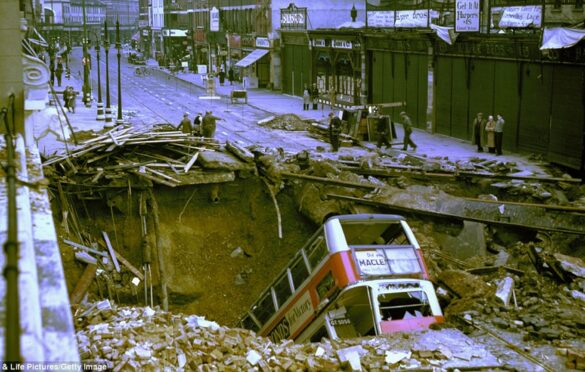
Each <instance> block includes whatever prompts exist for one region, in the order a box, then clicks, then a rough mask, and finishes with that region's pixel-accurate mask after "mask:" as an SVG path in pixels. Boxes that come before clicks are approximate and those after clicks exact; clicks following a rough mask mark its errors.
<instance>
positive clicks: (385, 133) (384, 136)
mask: <svg viewBox="0 0 585 372" xmlns="http://www.w3.org/2000/svg"><path fill="white" fill-rule="evenodd" d="M376 119H377V122H376V132H377V133H378V144H377V147H378V148H382V146H383V145H386V148H390V147H391V146H392V144H391V143H390V139H389V137H390V127H389V126H388V121H387V120H386V117H385V116H378V117H377V118H376Z"/></svg>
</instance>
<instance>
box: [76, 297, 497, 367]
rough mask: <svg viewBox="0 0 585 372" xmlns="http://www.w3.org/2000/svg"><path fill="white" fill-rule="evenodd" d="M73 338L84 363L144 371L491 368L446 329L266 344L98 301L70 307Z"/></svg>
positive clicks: (189, 319)
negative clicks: (72, 308)
mask: <svg viewBox="0 0 585 372" xmlns="http://www.w3.org/2000/svg"><path fill="white" fill-rule="evenodd" d="M75 319H76V326H77V329H78V332H77V339H78V342H79V349H80V355H81V359H82V360H83V361H84V362H86V363H87V362H91V363H99V364H102V365H106V366H107V368H108V369H111V370H114V371H120V370H135V371H138V370H145V369H146V370H150V369H161V368H166V367H168V368H172V369H177V368H184V369H194V370H195V369H198V368H199V369H200V368H202V367H204V366H206V365H207V366H213V367H217V368H220V370H221V369H226V370H248V369H250V368H254V367H256V368H258V369H260V370H263V371H268V370H339V369H347V370H354V371H359V370H373V369H387V368H428V367H445V368H453V367H463V366H468V367H471V366H486V365H490V366H494V365H498V363H497V361H496V360H495V358H494V357H493V356H492V355H491V354H490V353H489V352H488V351H486V350H484V349H483V348H481V347H480V346H479V345H476V344H475V343H474V342H473V340H471V339H469V338H468V337H466V336H465V335H463V334H462V333H461V332H459V331H457V330H454V329H443V330H440V331H430V330H429V331H425V332H419V333H410V334H395V335H388V336H387V337H379V338H361V339H352V340H340V341H329V340H326V339H323V340H322V342H319V343H311V344H295V343H293V342H292V341H291V340H287V341H283V342H280V343H273V342H271V341H270V340H269V339H267V338H263V337H259V336H257V335H256V334H255V333H254V332H252V331H249V330H244V329H235V328H234V329H232V328H227V327H223V326H220V325H218V324H217V323H215V322H212V321H208V320H206V319H205V318H204V317H201V316H196V315H190V316H183V315H182V314H179V315H174V314H171V313H167V312H162V311H159V310H153V309H151V308H149V307H146V308H141V307H116V306H114V305H112V304H111V303H110V302H109V301H107V300H105V301H101V302H97V303H93V304H90V305H86V307H80V308H78V310H77V312H76V315H75Z"/></svg>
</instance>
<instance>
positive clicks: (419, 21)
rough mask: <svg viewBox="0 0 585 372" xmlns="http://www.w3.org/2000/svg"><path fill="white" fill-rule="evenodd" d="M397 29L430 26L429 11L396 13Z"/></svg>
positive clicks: (402, 11)
mask: <svg viewBox="0 0 585 372" xmlns="http://www.w3.org/2000/svg"><path fill="white" fill-rule="evenodd" d="M394 25H395V26H396V27H405V28H406V27H409V28H416V27H428V25H429V11H428V9H421V10H398V11H396V21H395V22H394Z"/></svg>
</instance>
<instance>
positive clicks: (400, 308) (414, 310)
mask: <svg viewBox="0 0 585 372" xmlns="http://www.w3.org/2000/svg"><path fill="white" fill-rule="evenodd" d="M378 303H379V305H380V312H381V316H382V320H400V319H411V318H421V317H425V316H431V315H432V313H431V308H430V306H429V301H428V299H427V296H426V294H425V293H424V292H422V291H412V292H398V293H383V294H380V295H379V296H378Z"/></svg>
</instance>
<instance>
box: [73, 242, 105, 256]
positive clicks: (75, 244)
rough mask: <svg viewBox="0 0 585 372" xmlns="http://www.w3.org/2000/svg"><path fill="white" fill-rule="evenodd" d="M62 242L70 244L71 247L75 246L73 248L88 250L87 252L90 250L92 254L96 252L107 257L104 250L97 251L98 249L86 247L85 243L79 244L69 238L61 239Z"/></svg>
mask: <svg viewBox="0 0 585 372" xmlns="http://www.w3.org/2000/svg"><path fill="white" fill-rule="evenodd" d="M63 243H65V244H67V245H70V246H72V247H75V248H79V249H83V250H84V251H88V252H91V253H93V254H97V255H100V256H103V257H108V254H107V253H106V252H102V251H98V250H96V249H93V248H89V247H86V246H85V245H81V244H79V243H75V242H72V241H71V240H67V239H63Z"/></svg>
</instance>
